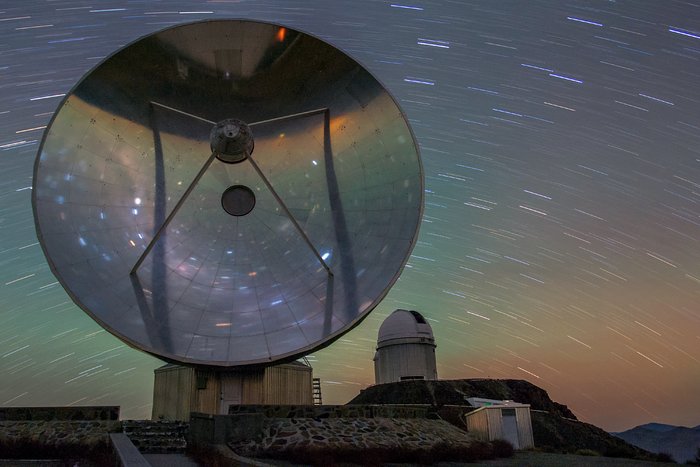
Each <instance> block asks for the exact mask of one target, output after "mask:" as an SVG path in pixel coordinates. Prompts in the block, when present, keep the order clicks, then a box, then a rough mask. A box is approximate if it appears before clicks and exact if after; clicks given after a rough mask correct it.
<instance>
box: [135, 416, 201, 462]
mask: <svg viewBox="0 0 700 467" xmlns="http://www.w3.org/2000/svg"><path fill="white" fill-rule="evenodd" d="M122 429H123V431H124V434H126V435H127V436H128V437H129V439H130V440H131V442H132V443H134V446H136V447H137V448H138V450H139V451H140V452H141V453H142V454H179V453H184V452H185V448H186V447H187V436H188V434H189V429H190V428H189V424H188V423H187V422H181V421H171V420H123V421H122Z"/></svg>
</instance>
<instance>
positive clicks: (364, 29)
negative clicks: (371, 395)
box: [0, 0, 700, 431]
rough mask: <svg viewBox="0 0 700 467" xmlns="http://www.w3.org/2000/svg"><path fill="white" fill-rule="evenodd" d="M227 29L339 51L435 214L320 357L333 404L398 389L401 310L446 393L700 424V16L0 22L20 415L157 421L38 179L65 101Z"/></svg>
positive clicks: (427, 10)
mask: <svg viewBox="0 0 700 467" xmlns="http://www.w3.org/2000/svg"><path fill="white" fill-rule="evenodd" d="M214 18H246V19H258V20H262V21H271V22H277V23H281V24H283V25H287V26H289V27H292V28H295V29H299V30H301V31H304V32H307V33H310V34H312V35H315V36H317V37H319V38H322V39H324V40H326V41H328V42H330V43H331V44H333V45H334V46H336V47H338V48H340V49H341V50H343V51H344V52H346V53H348V54H350V55H351V56H352V57H353V58H355V59H356V60H358V61H359V62H360V63H362V64H363V65H364V66H365V67H366V68H367V69H369V70H370V71H371V72H372V73H373V74H374V75H375V76H376V77H377V78H378V79H379V80H380V81H381V82H382V83H383V84H384V85H385V86H386V87H387V89H388V90H389V91H390V92H391V93H392V94H393V95H394V97H395V98H396V100H397V102H399V103H400V105H401V106H402V108H403V110H404V112H405V114H406V117H407V119H408V120H409V121H410V123H411V125H412V128H413V131H414V133H415V136H416V139H417V140H418V142H419V144H420V147H421V154H422V160H423V165H424V169H425V185H426V192H425V211H424V218H423V221H422V225H421V230H420V237H419V241H418V244H417V245H416V248H415V249H414V251H413V254H412V256H411V258H410V259H409V262H408V264H407V266H406V268H405V270H404V272H403V274H402V276H401V278H400V280H399V281H398V282H397V284H396V285H395V286H394V288H393V289H392V290H391V292H390V293H389V294H388V296H387V297H386V299H385V300H384V301H383V303H382V304H381V305H379V307H377V309H376V310H375V311H374V312H373V313H372V314H371V315H370V316H369V318H367V319H366V320H365V321H364V322H363V323H362V324H361V325H360V326H358V327H357V328H355V329H354V330H353V331H351V332H350V333H348V334H346V335H345V336H344V337H343V338H341V339H340V340H339V341H337V342H336V343H334V344H333V345H331V346H330V347H328V348H326V349H324V350H321V351H318V352H316V353H315V354H314V355H312V356H310V357H309V359H310V360H311V361H312V364H313V366H314V372H315V376H319V377H321V379H322V381H323V384H324V385H323V392H324V402H327V403H345V402H347V401H348V400H349V399H350V398H352V397H353V396H354V395H355V394H357V392H358V391H359V390H360V389H361V388H363V387H366V386H368V385H370V384H372V383H373V381H374V371H373V362H372V357H373V355H374V350H375V349H374V347H375V345H376V337H377V330H378V328H379V325H380V324H381V322H382V321H383V319H384V318H385V317H386V316H388V314H389V313H391V311H393V310H394V309H395V308H399V307H400V308H409V309H416V310H418V311H420V312H421V313H422V314H423V315H424V316H425V317H426V319H428V320H429V322H430V324H431V326H432V327H433V330H434V333H435V337H436V343H437V350H436V352H437V358H438V374H439V376H440V378H442V379H457V378H523V379H527V380H529V381H531V382H533V383H534V384H537V385H538V386H541V387H543V388H544V389H546V390H547V391H548V392H549V394H550V396H551V397H552V398H553V399H554V400H556V401H558V402H561V403H564V404H567V405H568V406H569V407H570V408H571V409H572V410H573V412H574V413H575V414H576V415H577V416H578V417H579V418H580V419H582V420H584V421H588V422H591V423H594V424H596V425H598V426H601V427H602V428H605V429H607V430H611V431H619V430H624V429H626V428H629V427H632V426H635V425H638V424H641V423H646V422H649V421H657V422H662V423H671V424H679V425H687V426H695V425H697V424H698V423H700V405H699V403H698V401H697V394H700V242H699V240H700V86H698V83H700V2H697V1H671V0H669V1H666V2H654V1H637V0H628V1H624V0H622V1H602V0H600V1H593V0H591V1H569V2H560V1H554V0H551V1H543V0H542V1H535V0H533V1H528V2H522V1H514V0H512V1H500V2H488V1H475V2H469V1H463V2H462V1H460V2H439V1H428V0H426V1H421V2H417V3H410V4H397V3H389V2H384V1H367V0H362V1H358V2H353V3H352V7H350V4H349V3H347V2H335V1H320V0H308V1H301V0H288V1H281V0H279V1H273V0H262V1H245V0H242V1H237V2H226V1H209V2H203V1H189V0H171V1H167V2H166V1H148V2H140V1H128V2H127V1H120V0H114V1H102V0H96V1H92V2H83V1H61V2H53V1H38V0H31V1H26V2H5V3H4V4H2V5H1V6H0V170H1V171H2V176H1V178H0V238H1V239H2V242H1V243H0V373H2V375H3V376H2V379H1V380H0V405H4V406H12V405H70V404H73V405H81V404H82V405H87V404H94V405H98V404H115V405H121V406H122V416H123V417H125V418H146V417H149V416H150V404H151V398H152V385H153V369H154V368H156V367H158V366H160V365H161V364H162V363H161V362H160V361H158V360H156V359H155V358H153V357H150V356H147V355H145V354H143V353H141V352H139V351H137V350H134V349H132V348H130V347H128V346H127V345H125V344H122V343H121V342H120V341H119V340H117V339H116V338H114V337H112V336H111V335H110V334H109V333H108V332H107V331H105V330H103V329H101V328H100V327H99V326H98V325H97V324H96V323H94V322H93V321H92V320H91V319H90V318H89V317H88V316H87V315H86V314H85V313H84V312H82V311H81V310H80V309H79V308H78V307H77V306H75V305H74V304H73V303H72V301H71V299H70V298H69V297H68V295H67V294H66V293H65V292H64V291H63V289H62V288H61V286H60V285H59V284H58V282H57V281H56V279H55V277H54V276H53V275H52V273H51V272H50V270H49V267H48V265H47V263H46V260H45V258H44V256H43V253H42V251H41V247H40V245H39V244H38V242H37V238H36V233H35V230H34V220H33V215H32V206H31V184H32V175H33V164H34V160H35V158H36V152H37V150H38V147H39V144H40V142H41V138H42V135H43V131H44V130H45V128H46V126H47V125H48V124H49V121H50V119H51V116H52V114H53V111H54V110H55V109H56V106H57V105H58V104H59V103H60V102H61V99H62V98H63V97H64V96H65V95H66V94H67V93H69V92H70V90H71V89H72V87H73V86H74V85H75V84H76V83H77V82H78V80H80V78H81V77H82V76H83V75H84V74H85V73H87V72H88V71H89V70H90V69H92V68H93V67H94V66H96V65H97V64H98V63H99V62H100V61H101V60H102V59H104V58H106V57H107V56H109V55H110V54H112V53H113V52H114V51H116V50H117V49H119V48H121V47H123V46H124V45H126V44H128V43H130V42H132V41H134V40H136V39H138V38H139V37H142V36H144V35H146V34H149V33H152V32H155V31H158V30H160V29H162V28H165V27H168V26H171V25H175V24H179V23H183V22H190V21H197V20H205V19H214Z"/></svg>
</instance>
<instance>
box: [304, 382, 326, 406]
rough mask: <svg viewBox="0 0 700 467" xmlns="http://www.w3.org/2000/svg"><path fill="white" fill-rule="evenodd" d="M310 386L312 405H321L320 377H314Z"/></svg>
mask: <svg viewBox="0 0 700 467" xmlns="http://www.w3.org/2000/svg"><path fill="white" fill-rule="evenodd" d="M307 381H308V380H307ZM311 387H312V390H313V392H312V395H313V401H314V405H323V399H322V398H321V378H314V379H313V384H312V386H311ZM307 394H308V393H307Z"/></svg>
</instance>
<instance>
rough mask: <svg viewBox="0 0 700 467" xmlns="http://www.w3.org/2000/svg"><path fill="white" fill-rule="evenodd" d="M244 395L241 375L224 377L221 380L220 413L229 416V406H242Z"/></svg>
mask: <svg viewBox="0 0 700 467" xmlns="http://www.w3.org/2000/svg"><path fill="white" fill-rule="evenodd" d="M242 393H243V387H242V381H241V377H240V376H239V375H224V376H222V378H221V405H220V406H219V413H220V414H224V415H227V414H228V406H229V405H240V404H241V399H242V397H241V395H242Z"/></svg>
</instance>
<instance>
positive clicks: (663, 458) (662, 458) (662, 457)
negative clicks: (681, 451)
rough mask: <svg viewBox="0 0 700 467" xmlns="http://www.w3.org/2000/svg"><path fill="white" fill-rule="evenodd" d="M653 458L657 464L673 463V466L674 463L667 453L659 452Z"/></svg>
mask: <svg viewBox="0 0 700 467" xmlns="http://www.w3.org/2000/svg"><path fill="white" fill-rule="evenodd" d="M654 457H655V459H656V461H657V462H673V463H674V464H675V463H676V461H675V459H674V458H673V456H672V455H671V454H669V453H667V452H659V453H657V454H656V455H655V456H654Z"/></svg>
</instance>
